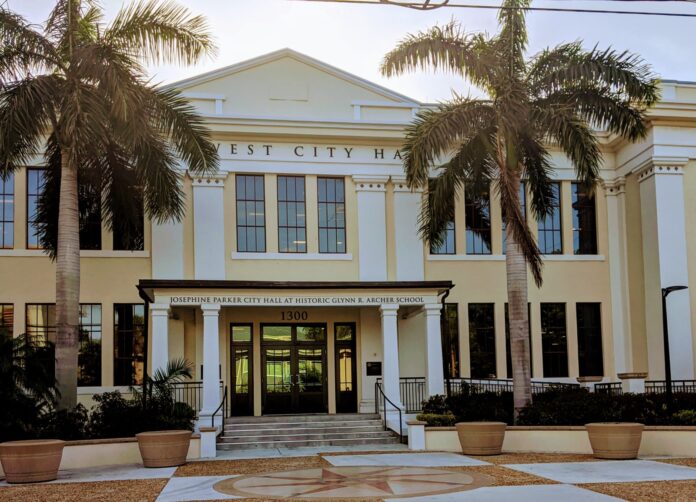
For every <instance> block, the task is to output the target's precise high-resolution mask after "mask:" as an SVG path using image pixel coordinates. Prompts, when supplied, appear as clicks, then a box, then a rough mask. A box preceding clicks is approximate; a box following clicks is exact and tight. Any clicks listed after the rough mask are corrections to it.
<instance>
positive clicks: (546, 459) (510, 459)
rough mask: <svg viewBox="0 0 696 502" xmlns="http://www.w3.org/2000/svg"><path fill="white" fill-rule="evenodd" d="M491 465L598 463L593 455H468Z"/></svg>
mask: <svg viewBox="0 0 696 502" xmlns="http://www.w3.org/2000/svg"><path fill="white" fill-rule="evenodd" d="M467 457H471V458H475V459H477V460H481V461H483V462H489V463H491V464H551V463H556V462H596V461H597V459H596V458H594V457H593V456H592V455H581V454H568V453H503V454H502V455H487V456H477V455H467Z"/></svg>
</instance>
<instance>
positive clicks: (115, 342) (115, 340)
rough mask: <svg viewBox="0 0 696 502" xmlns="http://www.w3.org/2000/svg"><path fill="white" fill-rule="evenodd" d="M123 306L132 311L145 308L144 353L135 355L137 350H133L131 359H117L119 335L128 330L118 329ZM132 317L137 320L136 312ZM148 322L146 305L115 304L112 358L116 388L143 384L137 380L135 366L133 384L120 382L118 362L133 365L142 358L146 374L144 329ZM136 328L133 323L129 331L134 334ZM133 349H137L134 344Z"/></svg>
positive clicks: (121, 357) (132, 375)
mask: <svg viewBox="0 0 696 502" xmlns="http://www.w3.org/2000/svg"><path fill="white" fill-rule="evenodd" d="M123 306H130V307H131V309H134V308H135V307H137V306H140V307H142V308H143V322H142V324H141V325H139V326H140V329H141V336H142V337H143V352H142V354H140V355H139V354H135V353H134V352H135V350H132V351H131V352H133V354H132V355H131V356H129V357H123V356H118V357H117V350H118V344H119V340H118V335H119V333H121V332H125V331H126V330H119V329H118V322H117V321H116V316H117V315H118V308H119V307H123ZM132 317H133V319H135V312H134V311H133V312H132ZM147 322H148V320H147V318H146V317H145V304H144V303H114V310H113V326H114V331H113V337H114V338H113V354H112V357H113V366H114V367H113V372H114V375H113V376H114V385H115V386H126V385H141V384H142V381H140V382H139V381H138V380H137V371H136V370H135V366H133V373H132V374H131V382H130V383H121V382H119V381H118V378H117V377H118V367H119V365H118V360H130V361H131V364H133V362H134V361H135V362H137V358H138V357H141V358H142V363H141V364H142V365H143V373H144V371H145V357H146V354H147V349H146V344H147V339H146V337H145V333H144V329H145V326H146V325H147ZM136 326H137V325H136V323H135V322H133V325H132V327H131V329H130V330H129V331H130V332H131V333H134V332H135V331H136ZM133 347H134V348H135V343H133ZM144 376H145V375H144V374H143V377H144Z"/></svg>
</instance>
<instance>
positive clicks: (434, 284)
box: [137, 279, 454, 302]
mask: <svg viewBox="0 0 696 502" xmlns="http://www.w3.org/2000/svg"><path fill="white" fill-rule="evenodd" d="M453 287H454V284H453V283H452V281H228V280H192V279H141V280H140V281H139V282H138V286H137V288H138V291H140V296H141V297H142V298H143V299H146V300H147V301H149V302H154V301H155V299H154V294H153V292H154V290H166V289H170V290H176V289H179V290H191V289H207V290H244V289H249V290H268V289H271V290H273V289H282V290H311V289H314V290H324V291H326V290H356V289H374V290H414V289H427V290H430V291H437V293H438V295H439V294H442V293H444V292H446V291H449V290H450V289H452V288H453Z"/></svg>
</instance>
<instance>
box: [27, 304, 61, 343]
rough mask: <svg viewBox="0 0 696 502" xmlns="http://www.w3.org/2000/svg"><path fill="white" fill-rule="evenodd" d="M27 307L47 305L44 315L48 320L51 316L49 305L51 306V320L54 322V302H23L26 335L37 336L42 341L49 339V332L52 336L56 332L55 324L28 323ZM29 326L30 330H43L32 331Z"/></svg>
mask: <svg viewBox="0 0 696 502" xmlns="http://www.w3.org/2000/svg"><path fill="white" fill-rule="evenodd" d="M29 307H47V310H46V317H47V319H49V320H50V318H51V307H53V321H54V323H55V321H56V304H55V303H47V302H43V303H25V304H24V330H25V331H26V333H27V335H29V336H32V337H39V338H40V339H41V340H42V341H47V340H50V338H51V336H50V335H51V333H52V334H53V335H54V336H55V334H56V324H53V325H50V324H47V325H45V326H40V325H39V324H34V323H30V322H29ZM30 327H31V329H32V330H34V329H42V330H43V332H42V333H37V332H32V331H30Z"/></svg>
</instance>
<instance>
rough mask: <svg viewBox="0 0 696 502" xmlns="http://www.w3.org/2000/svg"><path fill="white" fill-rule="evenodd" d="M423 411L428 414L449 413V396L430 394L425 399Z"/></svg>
mask: <svg viewBox="0 0 696 502" xmlns="http://www.w3.org/2000/svg"><path fill="white" fill-rule="evenodd" d="M423 413H424V414H427V415H444V414H445V413H449V406H448V405H447V396H443V395H442V394H436V395H434V396H430V397H429V398H428V399H426V400H425V401H423ZM419 420H420V419H419Z"/></svg>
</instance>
